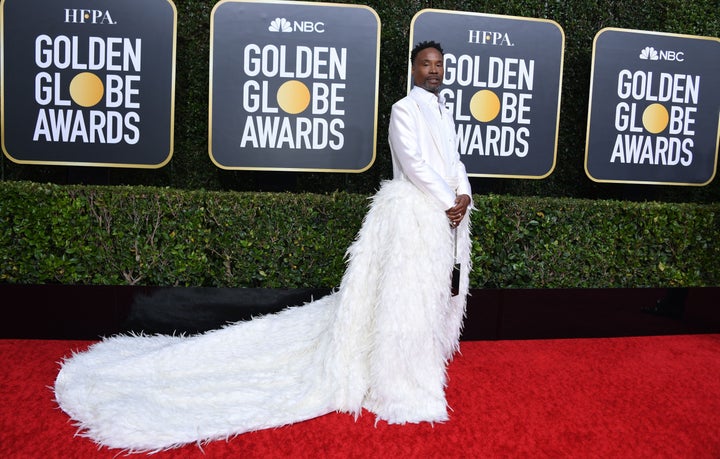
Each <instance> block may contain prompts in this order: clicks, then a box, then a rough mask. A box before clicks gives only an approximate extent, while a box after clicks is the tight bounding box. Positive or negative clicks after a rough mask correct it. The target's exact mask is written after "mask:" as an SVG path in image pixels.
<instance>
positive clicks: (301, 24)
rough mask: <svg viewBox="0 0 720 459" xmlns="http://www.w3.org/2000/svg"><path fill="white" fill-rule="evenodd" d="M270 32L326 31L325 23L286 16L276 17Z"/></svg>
mask: <svg viewBox="0 0 720 459" xmlns="http://www.w3.org/2000/svg"><path fill="white" fill-rule="evenodd" d="M268 30H269V31H270V32H316V33H323V32H325V23H323V22H312V21H293V22H290V21H288V20H287V19H285V18H275V19H273V20H272V22H270V26H269V27H268Z"/></svg>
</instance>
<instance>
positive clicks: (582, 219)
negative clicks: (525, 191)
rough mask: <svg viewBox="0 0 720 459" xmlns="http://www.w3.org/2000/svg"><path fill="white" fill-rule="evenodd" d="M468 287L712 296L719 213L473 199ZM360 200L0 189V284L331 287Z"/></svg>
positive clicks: (652, 205) (694, 207)
mask: <svg viewBox="0 0 720 459" xmlns="http://www.w3.org/2000/svg"><path fill="white" fill-rule="evenodd" d="M474 199H475V202H476V207H477V211H476V212H474V213H473V218H472V231H473V252H472V257H473V263H474V270H473V273H472V277H471V286H472V287H473V288H483V287H514V288H523V287H537V288H539V287H546V288H563V287H655V286H688V287H693V286H698V287H699V286H717V285H720V264H718V263H717V260H718V258H719V257H720V246H719V245H718V241H719V240H720V204H717V203H715V204H689V203H685V204H672V203H657V202H647V203H628V202H621V201H613V200H583V199H575V198H538V197H524V198H513V197H507V196H502V195H475V196H474ZM367 205H368V195H363V194H351V193H346V192H336V193H330V194H292V193H257V192H219V191H183V190H177V189H168V188H157V187H107V186H103V187H100V186H59V185H51V184H38V183H33V182H5V183H2V184H0V282H9V283H26V284H41V283H62V284H94V285H127V284H129V285H163V286H168V285H180V286H217V287H268V288H278V287H283V288H285V287H287V288H299V287H336V286H338V285H339V282H340V278H341V276H342V274H343V272H344V253H345V250H346V249H347V247H348V246H349V244H350V243H351V242H352V240H353V238H354V236H355V233H356V232H357V230H358V229H359V228H360V224H361V221H362V218H363V216H364V214H365V211H366V209H367Z"/></svg>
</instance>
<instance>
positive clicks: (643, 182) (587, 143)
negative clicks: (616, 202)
mask: <svg viewBox="0 0 720 459" xmlns="http://www.w3.org/2000/svg"><path fill="white" fill-rule="evenodd" d="M607 31H613V32H627V33H634V34H644V35H660V36H666V37H679V38H692V39H697V40H708V41H717V42H720V38H715V37H703V36H700V35H688V34H679V33H669V32H653V31H648V30H636V29H623V28H620V27H605V28H602V29H600V30H599V31H598V32H597V33H596V34H595V38H593V48H592V66H591V67H590V94H589V98H588V110H587V117H588V121H587V128H586V131H585V161H584V168H585V175H587V177H588V178H589V179H590V180H592V181H593V182H596V183H630V184H634V185H674V186H697V187H700V186H706V185H708V184H709V183H710V182H712V181H713V180H714V179H715V175H716V174H717V165H718V147H715V167H714V168H713V173H712V176H711V177H710V179H709V180H708V181H707V182H704V183H685V182H658V181H653V180H601V179H598V178H595V177H593V176H592V175H591V174H590V171H589V170H588V150H589V147H590V122H591V121H590V117H591V115H592V102H593V100H592V97H593V83H594V80H595V52H596V50H597V49H596V47H597V41H598V38H600V35H602V34H603V33H605V32H607ZM715 144H716V145H718V144H720V114H718V129H717V136H716V139H715Z"/></svg>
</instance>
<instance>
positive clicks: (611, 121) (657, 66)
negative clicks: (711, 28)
mask: <svg viewBox="0 0 720 459" xmlns="http://www.w3.org/2000/svg"><path fill="white" fill-rule="evenodd" d="M719 128H720V39H717V38H707V37H694V36H687V35H674V34H667V33H658V32H646V31H636V30H623V29H612V28H608V29H603V30H601V31H600V32H598V33H597V35H596V36H595V44H594V49H593V70H592V84H591V89H590V107H589V115H588V127H587V145H586V149H585V171H586V173H587V175H588V177H590V178H591V179H592V180H595V181H597V182H627V183H638V184H667V185H694V186H702V185H707V184H708V183H710V182H711V181H712V180H713V178H714V176H715V172H716V168H717V158H718V139H719V136H720V130H719Z"/></svg>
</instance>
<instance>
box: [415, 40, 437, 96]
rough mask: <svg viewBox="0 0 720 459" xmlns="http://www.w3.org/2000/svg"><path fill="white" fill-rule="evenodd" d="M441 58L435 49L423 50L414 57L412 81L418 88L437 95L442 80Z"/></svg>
mask: <svg viewBox="0 0 720 459" xmlns="http://www.w3.org/2000/svg"><path fill="white" fill-rule="evenodd" d="M443 71H444V69H443V56H442V54H440V51H438V50H437V49H435V48H425V49H423V50H422V51H420V52H419V53H418V54H417V56H415V63H414V64H413V66H412V71H411V75H412V79H413V83H414V84H415V86H419V87H421V88H423V89H425V90H427V91H430V92H432V93H437V90H438V88H439V87H440V85H441V84H442V80H443Z"/></svg>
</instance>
